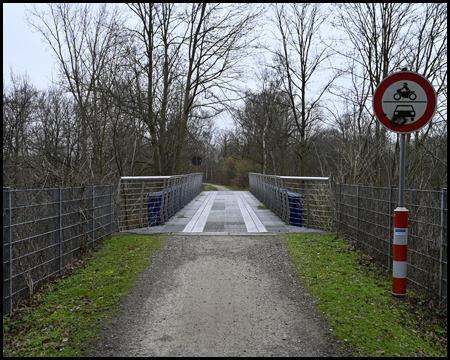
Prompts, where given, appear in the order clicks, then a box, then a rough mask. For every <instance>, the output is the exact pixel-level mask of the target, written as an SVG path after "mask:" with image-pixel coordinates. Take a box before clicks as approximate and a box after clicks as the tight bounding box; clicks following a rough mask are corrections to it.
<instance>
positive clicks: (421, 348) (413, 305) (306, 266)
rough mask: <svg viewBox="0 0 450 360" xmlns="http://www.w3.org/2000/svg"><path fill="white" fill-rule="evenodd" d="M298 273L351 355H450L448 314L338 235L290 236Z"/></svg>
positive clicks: (336, 336) (290, 247)
mask: <svg viewBox="0 0 450 360" xmlns="http://www.w3.org/2000/svg"><path fill="white" fill-rule="evenodd" d="M286 245H287V248H288V252H289V253H290V255H291V256H292V258H293V259H294V260H293V262H294V268H295V272H296V273H297V274H298V275H299V278H300V279H301V281H302V283H303V285H304V286H305V288H306V289H307V290H308V292H310V294H311V295H313V296H314V297H315V300H316V302H315V306H316V308H317V310H318V311H319V312H320V313H321V314H322V315H323V317H324V319H325V320H326V321H327V322H328V324H329V325H330V329H332V333H333V336H334V337H335V338H336V339H337V340H338V341H339V342H340V344H341V345H342V347H343V348H344V349H345V350H346V351H347V353H348V355H349V356H445V357H446V356H447V318H446V317H443V316H441V315H438V314H436V312H435V311H433V310H431V309H430V308H429V307H428V306H427V301H426V298H424V297H419V296H416V295H415V294H414V293H412V292H410V293H408V295H407V296H406V297H405V298H396V297H393V296H392V294H391V290H392V281H391V279H390V278H387V277H386V274H385V273H384V272H382V271H381V270H380V269H378V268H377V267H375V266H374V265H373V264H372V262H371V259H370V257H368V256H366V255H363V254H361V253H359V252H356V251H354V245H353V243H352V242H350V241H349V240H346V239H344V238H342V237H340V236H338V235H336V234H314V235H312V234H311V235H306V234H296V235H288V236H287V240H286Z"/></svg>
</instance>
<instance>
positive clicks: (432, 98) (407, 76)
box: [372, 71, 437, 134]
mask: <svg viewBox="0 0 450 360" xmlns="http://www.w3.org/2000/svg"><path fill="white" fill-rule="evenodd" d="M404 80H409V81H414V82H415V83H417V84H419V85H420V86H421V87H422V89H423V90H424V91H425V94H426V95H427V108H426V110H425V112H424V114H423V115H422V116H421V117H420V118H419V119H418V120H416V121H415V122H413V123H412V124H405V125H399V126H395V127H393V126H392V125H391V119H389V118H388V117H387V115H386V114H385V113H384V112H383V104H382V99H383V94H384V92H385V91H386V89H387V88H388V87H389V86H391V85H392V84H393V83H395V82H397V81H404ZM372 105H373V110H374V113H375V116H376V117H377V119H378V120H379V121H380V122H381V124H382V125H383V126H385V127H387V128H388V129H389V130H391V131H395V132H397V133H401V134H406V133H410V132H413V131H417V130H419V129H420V128H422V127H423V126H425V125H426V124H427V123H428V122H429V121H430V120H431V118H432V117H433V115H434V113H435V112H436V106H437V97H436V92H435V91H434V87H433V85H431V83H430V82H429V81H428V80H427V79H426V78H424V77H423V76H422V75H419V74H417V73H415V72H412V71H400V72H397V73H395V74H392V75H389V76H388V77H387V78H385V79H384V80H383V81H382V82H381V83H380V84H379V85H378V86H377V88H376V89H375V94H374V96H373V103H372Z"/></svg>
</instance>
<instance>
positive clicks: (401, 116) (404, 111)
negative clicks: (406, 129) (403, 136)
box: [392, 105, 416, 125]
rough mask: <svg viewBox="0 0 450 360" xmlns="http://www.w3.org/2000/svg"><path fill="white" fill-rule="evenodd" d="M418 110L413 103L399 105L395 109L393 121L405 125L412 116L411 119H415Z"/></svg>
mask: <svg viewBox="0 0 450 360" xmlns="http://www.w3.org/2000/svg"><path fill="white" fill-rule="evenodd" d="M415 115H416V112H415V111H414V108H413V107H412V105H397V107H396V108H395V110H394V116H393V117H392V121H393V122H394V123H395V124H397V125H403V124H405V123H406V121H407V120H408V119H407V118H408V117H410V118H411V121H414V116H415Z"/></svg>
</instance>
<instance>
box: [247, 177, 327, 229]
mask: <svg viewBox="0 0 450 360" xmlns="http://www.w3.org/2000/svg"><path fill="white" fill-rule="evenodd" d="M249 182H250V192H251V193H252V194H253V195H254V196H255V197H256V198H258V200H259V201H261V202H262V203H263V204H264V205H266V206H267V207H268V208H269V209H270V210H272V211H273V212H274V213H275V214H276V215H277V216H279V217H280V218H281V219H282V220H283V221H285V222H286V224H290V225H294V226H306V227H308V228H314V229H322V230H331V228H332V226H333V224H332V219H333V213H332V210H333V199H332V196H331V179H330V178H328V177H294V176H276V175H262V174H257V173H249Z"/></svg>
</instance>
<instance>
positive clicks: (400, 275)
mask: <svg viewBox="0 0 450 360" xmlns="http://www.w3.org/2000/svg"><path fill="white" fill-rule="evenodd" d="M407 256H408V210H407V209H406V208H404V207H398V208H396V209H395V210H394V263H393V266H392V269H393V272H392V294H393V295H406V269H407Z"/></svg>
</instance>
